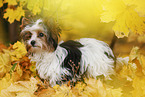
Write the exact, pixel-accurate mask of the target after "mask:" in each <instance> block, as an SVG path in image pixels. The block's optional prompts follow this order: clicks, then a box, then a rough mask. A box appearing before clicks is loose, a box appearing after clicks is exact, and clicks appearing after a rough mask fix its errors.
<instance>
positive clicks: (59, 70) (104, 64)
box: [21, 19, 128, 86]
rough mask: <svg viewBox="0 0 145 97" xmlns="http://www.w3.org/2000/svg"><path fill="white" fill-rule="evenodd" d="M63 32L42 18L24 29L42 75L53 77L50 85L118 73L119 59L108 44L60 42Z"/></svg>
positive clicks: (29, 49)
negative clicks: (116, 67)
mask: <svg viewBox="0 0 145 97" xmlns="http://www.w3.org/2000/svg"><path fill="white" fill-rule="evenodd" d="M59 32H60V29H59V28H58V27H57V26H56V25H54V24H53V23H52V22H51V21H48V22H47V23H44V22H43V20H42V19H38V20H37V21H35V22H32V23H30V24H28V25H26V26H25V27H24V28H23V29H22V31H21V35H22V39H23V42H24V43H25V45H26V48H27V50H28V52H29V53H31V54H30V55H29V58H30V59H31V61H35V62H36V69H37V71H38V74H39V76H40V78H41V79H45V80H49V83H50V86H54V85H56V84H61V83H64V82H67V81H69V80H70V81H77V80H78V79H79V78H80V77H81V76H82V75H85V76H86V77H93V78H96V77H97V76H100V75H103V76H105V77H107V76H109V75H110V74H113V73H114V67H115V65H114V64H115V63H116V58H115V56H114V54H113V52H112V50H111V49H110V47H109V46H108V45H107V44H106V43H104V42H102V41H99V40H96V39H93V38H82V39H80V40H76V41H72V40H69V41H66V42H60V43H58V37H59ZM117 60H118V59H117ZM120 60H122V59H120ZM127 60H128V59H127Z"/></svg>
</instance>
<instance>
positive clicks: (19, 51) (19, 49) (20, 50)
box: [10, 41, 27, 61]
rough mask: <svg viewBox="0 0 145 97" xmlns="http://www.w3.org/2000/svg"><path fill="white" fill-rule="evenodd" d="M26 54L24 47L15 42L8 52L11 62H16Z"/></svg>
mask: <svg viewBox="0 0 145 97" xmlns="http://www.w3.org/2000/svg"><path fill="white" fill-rule="evenodd" d="M26 53H27V50H26V48H25V45H24V44H23V43H21V42H19V41H17V42H16V43H15V44H14V45H13V50H12V51H11V52H10V55H11V60H12V61H16V60H19V59H20V58H22V57H23V56H25V55H26Z"/></svg>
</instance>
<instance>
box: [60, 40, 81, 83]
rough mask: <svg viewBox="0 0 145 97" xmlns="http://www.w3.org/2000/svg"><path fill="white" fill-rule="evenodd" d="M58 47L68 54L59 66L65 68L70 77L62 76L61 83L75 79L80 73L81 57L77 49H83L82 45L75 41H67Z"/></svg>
mask: <svg viewBox="0 0 145 97" xmlns="http://www.w3.org/2000/svg"><path fill="white" fill-rule="evenodd" d="M60 46H61V47H63V48H65V49H66V50H67V52H68V55H67V56H66V58H65V60H64V61H63V63H62V65H61V66H62V67H63V68H66V69H67V70H68V71H69V72H70V73H71V75H72V76H70V75H65V76H64V75H63V76H62V79H63V80H62V81H68V80H72V79H73V78H77V75H79V73H80V60H81V55H82V53H81V51H80V50H79V48H80V47H83V45H82V44H81V43H79V42H77V41H72V40H69V41H67V42H64V43H62V44H60Z"/></svg>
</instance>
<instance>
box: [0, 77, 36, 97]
mask: <svg viewBox="0 0 145 97" xmlns="http://www.w3.org/2000/svg"><path fill="white" fill-rule="evenodd" d="M37 88H38V86H37V80H36V79H35V78H33V77H31V78H30V81H18V82H15V83H12V84H11V85H10V86H9V87H8V88H6V89H3V90H2V91H1V97H8V94H9V97H13V95H18V96H19V97H20V95H23V96H24V97H31V96H34V92H35V91H36V90H37ZM14 97H15V96H14Z"/></svg>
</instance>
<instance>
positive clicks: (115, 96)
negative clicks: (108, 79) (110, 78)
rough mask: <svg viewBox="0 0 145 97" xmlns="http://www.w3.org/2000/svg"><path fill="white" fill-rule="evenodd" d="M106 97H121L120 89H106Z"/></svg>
mask: <svg viewBox="0 0 145 97" xmlns="http://www.w3.org/2000/svg"><path fill="white" fill-rule="evenodd" d="M106 97H122V89H121V88H118V89H112V88H107V96H106Z"/></svg>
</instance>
